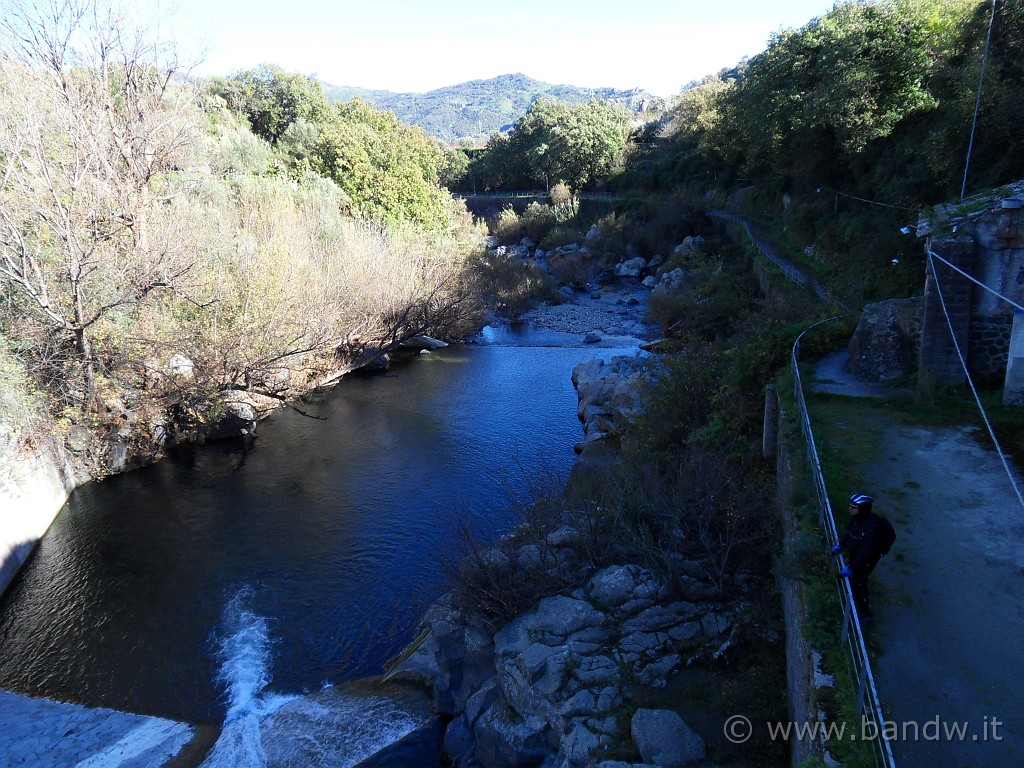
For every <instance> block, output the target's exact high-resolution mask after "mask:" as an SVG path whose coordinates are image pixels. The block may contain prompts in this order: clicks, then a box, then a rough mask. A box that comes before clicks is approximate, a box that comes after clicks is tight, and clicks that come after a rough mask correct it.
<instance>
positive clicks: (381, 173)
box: [313, 99, 448, 229]
mask: <svg viewBox="0 0 1024 768" xmlns="http://www.w3.org/2000/svg"><path fill="white" fill-rule="evenodd" d="M313 154H314V161H313V167H314V170H315V171H316V172H317V173H319V174H321V175H323V176H326V177H327V178H330V179H332V180H334V181H335V183H337V184H338V186H339V187H341V189H342V190H343V191H344V192H345V194H346V195H348V197H349V198H350V199H351V200H352V202H353V204H354V206H355V208H356V209H357V210H358V211H359V212H360V213H362V214H363V215H365V216H367V217H369V218H372V219H376V220H379V221H391V222H397V221H410V222H414V223H416V224H419V225H421V226H425V227H428V228H433V229H438V228H442V227H445V226H447V224H448V216H447V213H446V202H445V201H446V198H448V195H447V193H446V192H445V191H444V190H442V189H441V187H440V185H439V183H438V175H439V172H440V168H441V165H442V162H443V159H444V156H443V152H442V150H441V147H440V146H439V145H438V144H437V142H436V141H434V140H433V139H431V138H430V137H429V136H427V135H426V133H424V132H423V130H422V129H420V128H415V127H410V126H405V125H402V124H401V123H399V122H398V119H397V118H396V117H395V116H394V114H393V113H391V112H384V111H382V110H377V109H374V108H373V107H371V106H369V105H368V104H366V103H365V102H363V101H361V100H359V99H353V100H352V101H349V102H343V103H340V104H337V105H336V106H335V110H334V114H333V115H332V117H331V119H330V120H328V121H325V122H324V123H322V125H321V128H320V136H319V138H318V140H317V143H316V147H315V149H314V152H313Z"/></svg>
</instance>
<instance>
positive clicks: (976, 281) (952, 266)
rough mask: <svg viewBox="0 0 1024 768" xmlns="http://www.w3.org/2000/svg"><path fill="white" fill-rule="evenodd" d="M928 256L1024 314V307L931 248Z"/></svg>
mask: <svg viewBox="0 0 1024 768" xmlns="http://www.w3.org/2000/svg"><path fill="white" fill-rule="evenodd" d="M928 255H929V256H931V257H932V258H935V259H938V260H939V261H941V262H942V263H943V264H945V265H946V266H947V267H949V268H950V269H953V270H956V271H957V272H959V273H960V274H961V275H963V276H964V277H966V278H967V279H968V280H970V281H971V282H972V283H974V284H976V285H980V286H981V287H982V288H984V289H985V290H986V291H988V292H989V293H991V294H994V295H996V296H998V297H999V298H1000V299H1002V300H1003V301H1005V302H1006V303H1007V304H1009V305H1010V306H1011V307H1013V308H1015V309H1019V310H1021V311H1022V312H1024V307H1022V306H1021V305H1020V304H1018V303H1017V302H1016V301H1014V300H1013V299H1010V298H1007V297H1006V296H1004V295H1003V294H1001V293H1000V292H999V291H997V290H996V289H995V288H992V287H991V286H988V285H986V284H985V283H983V282H981V280H979V279H978V278H976V277H974V276H972V275H969V274H967V273H966V272H964V271H963V270H962V269H960V267H958V266H957V265H956V264H953V263H952V262H949V261H947V260H946V259H944V258H942V256H940V255H939V254H937V253H936V252H935V251H933V250H932V249H931V248H929V249H928ZM932 271H933V272H934V269H933V270H932Z"/></svg>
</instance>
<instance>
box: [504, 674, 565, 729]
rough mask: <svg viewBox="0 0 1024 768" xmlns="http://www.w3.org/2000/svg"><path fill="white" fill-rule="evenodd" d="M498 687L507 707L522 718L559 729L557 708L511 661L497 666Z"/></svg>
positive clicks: (559, 719)
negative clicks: (538, 721)
mask: <svg viewBox="0 0 1024 768" xmlns="http://www.w3.org/2000/svg"><path fill="white" fill-rule="evenodd" d="M497 668H498V686H499V687H500V688H501V693H502V695H503V696H504V697H505V702H506V703H507V704H508V706H509V707H510V708H511V709H512V710H513V711H514V712H516V714H518V715H519V716H520V717H523V718H527V719H529V718H538V719H540V720H543V721H544V722H545V723H547V724H548V725H550V726H551V727H552V728H559V727H561V722H562V720H561V716H560V715H559V714H558V707H557V706H555V704H554V702H553V701H551V699H550V698H549V696H548V695H547V694H544V693H541V691H539V690H538V689H537V688H536V687H535V686H534V685H533V683H532V682H531V681H530V680H529V678H528V677H527V676H526V675H524V674H523V672H522V670H521V669H520V667H519V665H518V664H517V663H516V662H515V661H512V660H508V659H505V660H502V661H499V662H498V664H497Z"/></svg>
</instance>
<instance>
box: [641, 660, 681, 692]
mask: <svg viewBox="0 0 1024 768" xmlns="http://www.w3.org/2000/svg"><path fill="white" fill-rule="evenodd" d="M678 666H679V657H678V656H677V655H676V654H674V653H672V654H669V655H668V656H663V657H662V658H660V659H658V660H657V661H652V662H651V663H650V664H648V665H647V666H646V667H644V668H643V669H641V670H640V673H639V675H638V677H639V678H640V682H641V683H644V684H645V685H650V684H652V683H653V682H654V681H655V680H657V679H658V678H662V677H664V676H665V675H667V674H668V673H669V672H671V671H672V670H673V669H675V668H676V667H678Z"/></svg>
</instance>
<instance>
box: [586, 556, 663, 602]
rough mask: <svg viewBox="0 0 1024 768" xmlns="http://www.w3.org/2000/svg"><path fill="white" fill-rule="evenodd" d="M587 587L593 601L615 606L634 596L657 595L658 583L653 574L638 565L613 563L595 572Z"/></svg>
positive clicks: (648, 596)
mask: <svg viewBox="0 0 1024 768" xmlns="http://www.w3.org/2000/svg"><path fill="white" fill-rule="evenodd" d="M587 589H588V591H589V594H590V599H591V600H592V601H593V602H595V603H597V604H599V605H603V606H608V607H609V608H616V607H618V606H620V605H622V604H623V603H625V602H626V601H627V600H630V599H632V598H635V597H641V598H650V597H652V596H654V595H657V594H658V583H657V579H656V578H655V576H654V574H652V573H651V572H650V571H647V570H645V569H643V568H641V567H640V566H639V565H613V566H610V567H608V568H605V569H603V570H600V571H598V572H597V573H595V574H594V576H593V578H591V579H590V582H589V584H588V585H587Z"/></svg>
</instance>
